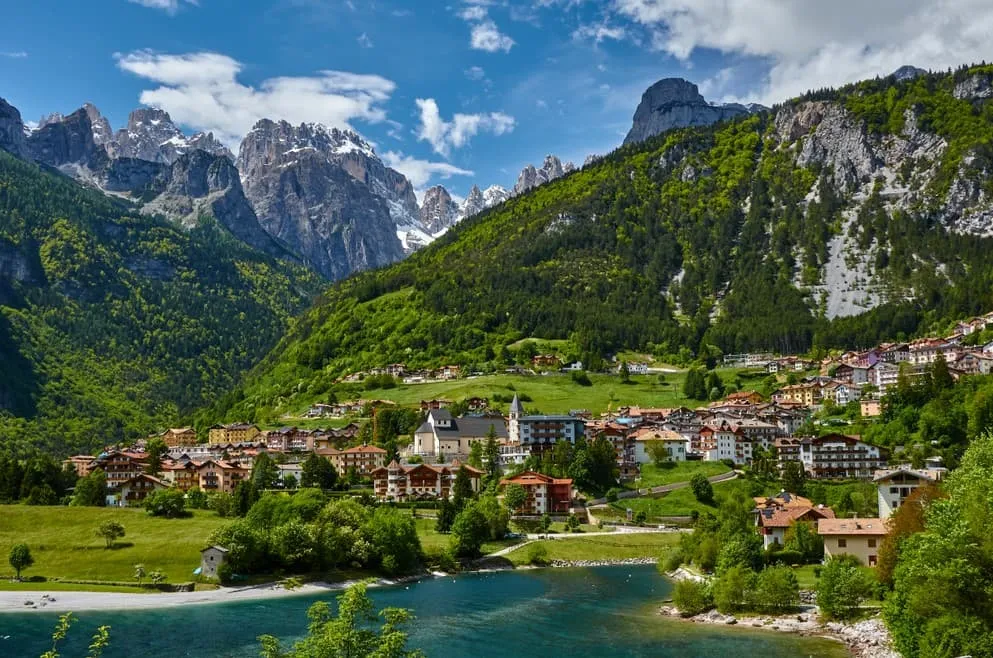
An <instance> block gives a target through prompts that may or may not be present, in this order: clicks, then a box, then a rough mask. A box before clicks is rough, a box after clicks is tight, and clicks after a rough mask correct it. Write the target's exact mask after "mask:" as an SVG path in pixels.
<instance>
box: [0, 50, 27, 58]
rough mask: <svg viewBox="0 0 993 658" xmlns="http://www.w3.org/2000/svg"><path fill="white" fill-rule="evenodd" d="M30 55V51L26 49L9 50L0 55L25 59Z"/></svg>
mask: <svg viewBox="0 0 993 658" xmlns="http://www.w3.org/2000/svg"><path fill="white" fill-rule="evenodd" d="M27 56H28V53H27V52H26V51H24V50H13V51H7V52H0V57H9V58H11V59H24V58H25V57H27Z"/></svg>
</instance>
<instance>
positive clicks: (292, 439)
mask: <svg viewBox="0 0 993 658" xmlns="http://www.w3.org/2000/svg"><path fill="white" fill-rule="evenodd" d="M265 445H266V449H268V450H272V451H275V452H298V451H306V452H312V451H313V450H314V438H313V436H311V434H310V432H308V431H307V430H299V429H297V428H296V427H281V428H279V429H278V430H271V431H269V432H266V433H265Z"/></svg>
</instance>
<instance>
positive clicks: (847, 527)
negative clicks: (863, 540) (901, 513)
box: [817, 519, 887, 536]
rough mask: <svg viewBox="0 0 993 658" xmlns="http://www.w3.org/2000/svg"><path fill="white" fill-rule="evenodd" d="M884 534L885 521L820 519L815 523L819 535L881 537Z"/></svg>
mask: <svg viewBox="0 0 993 658" xmlns="http://www.w3.org/2000/svg"><path fill="white" fill-rule="evenodd" d="M886 532H887V530H886V519H821V520H820V521H818V522H817V534H819V535H873V536H883V535H885V534H886Z"/></svg>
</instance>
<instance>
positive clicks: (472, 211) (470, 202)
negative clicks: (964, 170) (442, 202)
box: [459, 185, 486, 219]
mask: <svg viewBox="0 0 993 658" xmlns="http://www.w3.org/2000/svg"><path fill="white" fill-rule="evenodd" d="M484 210H486V198H485V197H484V196H483V191H482V190H480V189H479V186H478V185H473V186H472V189H470V190H469V194H467V195H466V197H465V201H463V202H462V208H461V210H460V211H459V214H460V215H461V216H462V217H463V219H464V218H466V217H472V216H473V215H478V214H479V213H481V212H483V211H484Z"/></svg>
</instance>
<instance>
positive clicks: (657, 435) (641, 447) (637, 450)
mask: <svg viewBox="0 0 993 658" xmlns="http://www.w3.org/2000/svg"><path fill="white" fill-rule="evenodd" d="M631 438H632V439H633V441H634V455H633V457H634V461H635V463H637V464H651V463H654V461H655V459H654V457H652V455H651V454H649V447H650V446H651V445H652V444H653V443H661V444H662V446H663V447H664V448H665V451H666V454H667V455H668V460H669V461H671V462H683V461H686V453H687V452H689V443H690V442H689V440H687V439H686V437H684V436H683V435H682V434H680V433H678V432H673V431H672V430H656V429H649V428H645V429H641V430H637V431H635V432H634V433H633V434H632V435H631Z"/></svg>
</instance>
